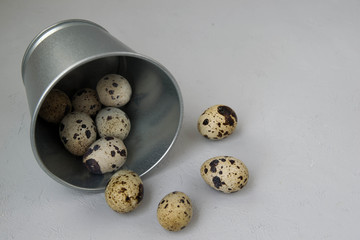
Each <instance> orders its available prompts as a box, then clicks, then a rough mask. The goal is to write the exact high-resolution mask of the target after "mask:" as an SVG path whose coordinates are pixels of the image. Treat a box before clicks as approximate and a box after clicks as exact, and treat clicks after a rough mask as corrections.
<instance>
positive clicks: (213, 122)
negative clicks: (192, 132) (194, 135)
mask: <svg viewBox="0 0 360 240" xmlns="http://www.w3.org/2000/svg"><path fill="white" fill-rule="evenodd" d="M236 125H237V116H236V114H235V112H234V111H233V110H232V109H231V108H230V107H228V106H225V105H215V106H212V107H210V108H208V109H206V110H205V111H204V113H203V114H201V116H200V117H199V120H198V125H197V127H198V130H199V132H200V133H201V135H203V136H204V137H206V138H208V139H211V140H220V139H223V138H226V137H228V136H229V135H230V134H232V133H233V132H234V130H235V128H236Z"/></svg>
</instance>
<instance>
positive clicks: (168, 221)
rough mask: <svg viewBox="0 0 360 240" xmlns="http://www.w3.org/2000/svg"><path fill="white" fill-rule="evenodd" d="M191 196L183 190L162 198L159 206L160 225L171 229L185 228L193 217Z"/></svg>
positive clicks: (158, 217)
mask: <svg viewBox="0 0 360 240" xmlns="http://www.w3.org/2000/svg"><path fill="white" fill-rule="evenodd" d="M192 214H193V210H192V205H191V201H190V198H189V197H188V196H187V195H186V194H185V193H183V192H179V191H175V192H172V193H169V194H168V195H166V196H165V197H164V198H163V199H161V201H160V203H159V204H158V208H157V219H158V221H159V223H160V225H161V226H162V227H163V228H165V229H166V230H169V231H175V232H176V231H180V230H182V229H184V228H185V227H186V226H187V225H188V224H189V222H190V220H191V218H192Z"/></svg>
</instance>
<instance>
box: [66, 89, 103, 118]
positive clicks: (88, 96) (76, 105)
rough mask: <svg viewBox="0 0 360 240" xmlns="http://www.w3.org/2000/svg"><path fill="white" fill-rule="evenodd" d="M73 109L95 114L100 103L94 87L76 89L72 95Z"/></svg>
mask: <svg viewBox="0 0 360 240" xmlns="http://www.w3.org/2000/svg"><path fill="white" fill-rule="evenodd" d="M72 106H73V109H74V111H77V112H84V113H87V114H89V115H90V116H95V115H96V113H97V112H98V111H100V109H101V103H100V101H99V98H98V96H97V93H96V91H95V90H94V89H91V88H84V89H80V90H79V91H77V92H76V93H75V94H74V96H73V97H72Z"/></svg>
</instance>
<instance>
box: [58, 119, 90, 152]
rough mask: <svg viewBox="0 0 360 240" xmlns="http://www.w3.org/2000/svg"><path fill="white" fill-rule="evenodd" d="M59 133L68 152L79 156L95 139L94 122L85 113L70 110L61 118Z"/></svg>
mask: <svg viewBox="0 0 360 240" xmlns="http://www.w3.org/2000/svg"><path fill="white" fill-rule="evenodd" d="M59 135H60V138H61V142H62V143H63V144H64V146H65V148H66V149H67V150H68V151H69V152H71V153H72V154H74V155H76V156H81V155H83V154H84V153H85V152H86V150H87V149H88V148H89V146H90V145H91V144H92V143H93V142H94V141H95V140H96V126H95V122H94V121H93V120H92V119H91V117H90V116H89V115H88V114H86V113H82V112H71V113H69V114H67V115H66V116H65V117H64V118H63V119H62V120H61V122H60V124H59Z"/></svg>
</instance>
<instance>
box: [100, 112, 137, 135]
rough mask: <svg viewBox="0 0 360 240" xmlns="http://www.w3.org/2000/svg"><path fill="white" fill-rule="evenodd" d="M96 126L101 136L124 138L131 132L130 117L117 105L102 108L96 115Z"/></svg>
mask: <svg viewBox="0 0 360 240" xmlns="http://www.w3.org/2000/svg"><path fill="white" fill-rule="evenodd" d="M95 121H96V126H97V129H98V132H99V135H100V136H101V137H117V138H120V139H121V140H124V139H125V138H126V137H127V136H128V135H129V132H130V128H131V124H130V119H129V117H128V116H127V115H126V113H125V112H124V111H122V110H121V109H119V108H115V107H107V108H103V109H101V111H100V112H99V113H98V114H97V115H96V119H95Z"/></svg>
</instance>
